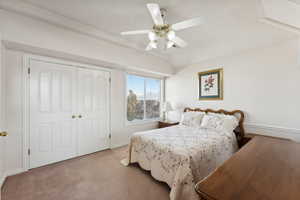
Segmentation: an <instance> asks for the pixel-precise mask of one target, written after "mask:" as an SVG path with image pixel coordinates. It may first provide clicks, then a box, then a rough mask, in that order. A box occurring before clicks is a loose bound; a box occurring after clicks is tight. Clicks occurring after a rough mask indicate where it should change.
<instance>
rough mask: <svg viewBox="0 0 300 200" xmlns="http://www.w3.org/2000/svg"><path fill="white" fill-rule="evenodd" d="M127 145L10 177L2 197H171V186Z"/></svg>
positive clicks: (120, 199)
mask: <svg viewBox="0 0 300 200" xmlns="http://www.w3.org/2000/svg"><path fill="white" fill-rule="evenodd" d="M126 150H127V148H126V147H122V148H118V149H114V150H107V151H102V152H98V153H94V154H91V155H87V156H83V157H80V158H75V159H72V160H68V161H64V162H60V163H56V164H52V165H49V166H45V167H40V168H37V169H33V170H30V171H29V172H26V173H23V174H19V175H16V176H12V177H9V178H8V179H7V181H6V183H5V185H4V187H3V190H2V200H169V192H170V189H169V187H168V186H167V185H166V184H164V183H160V182H158V181H156V180H154V179H153V178H152V177H151V175H150V173H149V172H146V171H144V170H142V169H141V168H140V167H139V166H138V165H130V166H128V167H124V166H123V165H121V164H120V160H121V159H123V158H125V157H126V156H127V153H126Z"/></svg>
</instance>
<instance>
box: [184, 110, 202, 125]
mask: <svg viewBox="0 0 300 200" xmlns="http://www.w3.org/2000/svg"><path fill="white" fill-rule="evenodd" d="M204 115H205V113H203V112H185V113H183V114H182V117H181V120H180V125H185V126H191V127H199V126H200V125H201V121H202V118H203V116H204Z"/></svg>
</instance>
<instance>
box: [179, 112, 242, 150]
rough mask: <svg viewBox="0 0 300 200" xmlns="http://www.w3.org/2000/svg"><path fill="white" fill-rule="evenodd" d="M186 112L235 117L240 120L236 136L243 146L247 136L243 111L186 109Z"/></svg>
mask: <svg viewBox="0 0 300 200" xmlns="http://www.w3.org/2000/svg"><path fill="white" fill-rule="evenodd" d="M184 112H205V113H219V114H225V115H234V116H236V117H238V119H239V125H238V126H237V127H236V129H234V131H233V132H234V133H235V135H236V138H237V141H238V144H239V146H240V145H241V144H242V141H243V138H244V136H245V129H244V119H245V114H244V113H243V111H241V110H234V111H226V110H212V109H204V110H202V109H200V108H194V109H192V108H185V109H184Z"/></svg>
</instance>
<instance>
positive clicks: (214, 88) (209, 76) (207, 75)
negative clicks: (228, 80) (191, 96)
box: [198, 68, 224, 100]
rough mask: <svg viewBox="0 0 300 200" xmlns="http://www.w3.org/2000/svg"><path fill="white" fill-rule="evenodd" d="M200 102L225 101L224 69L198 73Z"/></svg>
mask: <svg viewBox="0 0 300 200" xmlns="http://www.w3.org/2000/svg"><path fill="white" fill-rule="evenodd" d="M198 78H199V100H223V92H224V91H223V69H222V68H219V69H214V70H209V71H204V72H199V73H198Z"/></svg>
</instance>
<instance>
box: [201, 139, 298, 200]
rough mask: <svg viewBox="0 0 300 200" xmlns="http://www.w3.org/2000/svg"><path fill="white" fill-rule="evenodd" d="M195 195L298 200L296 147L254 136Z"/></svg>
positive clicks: (211, 198) (223, 199) (230, 199)
mask: <svg viewBox="0 0 300 200" xmlns="http://www.w3.org/2000/svg"><path fill="white" fill-rule="evenodd" d="M196 191H197V192H198V193H199V194H200V196H201V197H203V198H205V199H207V200H299V199H300V144H299V143H295V142H292V141H288V140H281V139H275V138H269V137H262V136H256V137H254V138H253V139H252V140H251V141H250V142H249V143H248V144H246V145H245V146H244V147H243V148H242V149H241V150H240V151H239V152H237V153H236V154H235V155H233V156H232V157H231V158H230V159H229V160H227V161H226V162H225V163H224V164H223V165H222V166H221V167H219V168H218V169H217V170H216V171H215V172H214V173H212V174H211V175H210V176H208V177H207V178H206V179H204V180H203V181H201V182H199V183H198V184H197V185H196Z"/></svg>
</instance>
